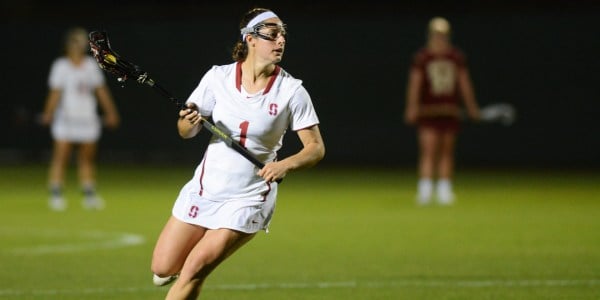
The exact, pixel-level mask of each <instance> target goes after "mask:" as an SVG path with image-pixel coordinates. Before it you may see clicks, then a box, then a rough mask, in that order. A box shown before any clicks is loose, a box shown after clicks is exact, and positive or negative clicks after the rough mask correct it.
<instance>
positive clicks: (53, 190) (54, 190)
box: [50, 184, 62, 197]
mask: <svg viewBox="0 0 600 300" xmlns="http://www.w3.org/2000/svg"><path fill="white" fill-rule="evenodd" d="M50 194H51V195H52V196H53V197H60V196H62V187H61V186H60V185H58V184H51V185H50Z"/></svg>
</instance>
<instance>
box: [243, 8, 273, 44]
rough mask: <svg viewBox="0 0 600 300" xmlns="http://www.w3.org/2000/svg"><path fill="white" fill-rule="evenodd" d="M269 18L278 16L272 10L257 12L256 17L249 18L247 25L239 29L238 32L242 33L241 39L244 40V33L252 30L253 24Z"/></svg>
mask: <svg viewBox="0 0 600 300" xmlns="http://www.w3.org/2000/svg"><path fill="white" fill-rule="evenodd" d="M270 18H278V16H277V15H276V14H275V13H274V12H272V11H265V12H263V13H260V14H258V15H257V16H256V17H254V18H252V20H250V22H248V25H246V27H245V28H242V30H240V33H241V34H242V41H245V40H246V35H248V34H249V33H252V32H254V26H255V25H256V24H258V23H260V22H263V21H264V20H266V19H270Z"/></svg>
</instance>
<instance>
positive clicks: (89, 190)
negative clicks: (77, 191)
mask: <svg viewBox="0 0 600 300" xmlns="http://www.w3.org/2000/svg"><path fill="white" fill-rule="evenodd" d="M81 189H82V191H83V194H84V195H85V196H86V197H93V196H95V195H96V188H95V187H94V185H93V184H84V185H83V186H82V188H81Z"/></svg>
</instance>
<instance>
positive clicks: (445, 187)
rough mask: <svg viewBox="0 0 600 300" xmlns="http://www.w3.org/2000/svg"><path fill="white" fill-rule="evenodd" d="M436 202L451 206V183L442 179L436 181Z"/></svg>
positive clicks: (452, 196) (452, 200) (452, 199)
mask: <svg viewBox="0 0 600 300" xmlns="http://www.w3.org/2000/svg"><path fill="white" fill-rule="evenodd" d="M437 200H438V203H439V204H441V205H451V204H452V203H454V193H453V192H452V183H451V182H450V180H447V179H442V180H440V181H438V185H437Z"/></svg>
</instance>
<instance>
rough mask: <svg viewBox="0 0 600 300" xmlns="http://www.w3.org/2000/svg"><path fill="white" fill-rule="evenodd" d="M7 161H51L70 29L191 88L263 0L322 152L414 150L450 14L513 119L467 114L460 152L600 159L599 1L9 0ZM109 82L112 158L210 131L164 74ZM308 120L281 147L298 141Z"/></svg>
mask: <svg viewBox="0 0 600 300" xmlns="http://www.w3.org/2000/svg"><path fill="white" fill-rule="evenodd" d="M596 2H598V1H596ZM0 5H1V7H0V8H1V13H0V14H1V15H0V17H1V21H0V37H1V39H2V46H1V50H0V51H1V52H0V54H1V56H0V57H1V58H2V65H3V67H2V68H1V69H0V70H1V72H2V84H1V85H0V86H1V89H2V97H3V99H2V100H1V101H0V134H1V135H2V137H3V138H2V139H0V163H23V162H45V161H47V159H48V155H49V151H50V146H51V138H50V135H49V130H48V129H47V128H43V127H40V126H39V125H37V123H36V118H37V116H38V115H39V113H40V112H41V111H42V108H43V104H44V100H45V97H46V93H47V91H48V90H47V76H48V72H49V68H50V65H51V63H52V61H53V60H54V59H55V58H56V57H57V56H58V55H59V54H60V49H61V46H62V37H63V34H64V32H65V31H66V30H67V29H68V28H70V27H72V26H75V25H79V26H84V27H85V28H87V29H89V30H96V29H105V30H107V31H108V32H109V36H110V40H111V43H112V45H113V48H114V49H115V50H116V51H117V52H118V53H119V54H121V55H122V56H123V57H124V58H126V59H129V60H132V61H134V62H135V63H137V64H139V65H140V66H142V67H143V68H144V69H146V70H148V71H150V73H151V74H152V75H153V77H154V78H155V79H156V80H157V81H158V82H160V83H161V84H162V85H163V86H165V87H167V89H169V90H170V91H171V92H172V93H173V94H175V95H177V96H178V97H180V98H186V97H187V96H188V95H189V93H191V91H192V90H193V89H194V88H195V86H196V85H197V83H198V81H199V80H200V78H201V77H202V75H203V74H204V72H206V71H207V70H208V69H209V68H210V66H211V65H213V64H227V63H230V62H231V58H230V53H231V47H232V46H233V43H234V41H235V40H236V39H237V38H238V23H239V19H240V17H241V16H242V15H243V13H244V12H245V11H247V10H248V9H249V8H251V7H254V6H263V7H268V8H271V9H273V10H274V11H275V12H276V13H277V14H278V15H279V16H280V17H281V18H282V19H283V20H284V22H286V23H287V24H288V28H289V33H290V35H289V38H288V45H287V48H286V53H285V56H284V60H283V62H282V63H281V65H282V67H284V68H285V69H286V70H287V71H288V72H290V73H291V74H292V75H294V76H295V77H296V78H300V79H302V80H303V81H304V86H305V87H306V88H307V90H308V91H309V93H310V94H311V97H312V99H313V102H314V104H315V106H316V109H317V112H318V114H319V117H320V119H321V130H322V134H323V137H324V139H325V143H326V146H327V156H326V159H325V160H324V162H323V163H324V164H329V165H351V166H363V165H375V166H413V165H414V164H415V162H416V154H417V151H416V150H417V148H416V136H415V131H414V128H411V127H407V126H405V125H404V124H403V121H402V116H403V107H404V100H405V93H406V91H405V90H406V81H407V73H408V68H409V64H410V61H411V58H412V55H413V53H414V52H415V51H416V50H417V49H418V48H420V47H421V46H422V45H423V44H424V42H425V30H426V26H427V22H428V21H429V19H430V18H431V17H434V16H437V15H441V16H444V17H446V18H448V19H449V21H450V22H451V24H452V26H453V32H454V34H453V41H454V43H455V44H456V45H457V46H458V47H459V48H461V49H462V50H463V51H464V52H465V54H466V55H467V59H468V63H469V66H470V71H471V75H472V78H473V83H474V86H475V92H476V96H477V99H478V102H479V104H480V106H485V105H487V104H491V103H496V102H509V103H511V104H513V105H514V106H515V107H516V108H517V110H518V119H517V122H516V123H515V124H514V125H513V126H511V127H504V126H502V125H499V124H481V125H476V124H472V123H468V122H467V123H465V124H464V126H463V130H462V131H461V134H460V138H459V142H458V146H457V147H458V148H457V160H458V163H459V165H462V166H486V167H488V166H489V167H505V166H506V167H548V168H593V169H596V168H598V167H600V138H599V137H600V130H599V127H598V126H597V121H596V120H597V119H598V113H599V112H600V83H599V82H598V79H599V76H598V70H600V59H599V57H600V24H599V22H600V9H599V6H598V5H597V4H595V3H594V2H592V1H518V2H517V1H515V2H512V1H487V2H486V1H451V2H450V1H419V2H418V4H417V3H416V1H415V3H413V2H412V1H411V2H398V3H387V2H383V1H368V2H367V1H361V2H353V1H345V2H343V3H341V4H340V3H327V2H325V3H324V2H316V1H301V2H293V1H292V2H288V1H238V2H231V1H214V2H211V3H207V2H201V1H198V2H196V1H102V2H99V1H81V2H78V3H69V2H65V1H49V2H47V3H46V2H45V1H3V2H2V4H0ZM106 78H107V82H108V83H109V85H110V87H111V91H112V93H113V95H114V97H115V100H116V102H117V105H118V108H119V110H120V113H121V116H122V126H121V127H120V128H119V129H118V130H117V131H114V132H111V131H105V132H104V134H103V138H102V140H101V143H100V145H101V152H100V157H99V159H100V160H101V161H106V162H119V163H120V162H134V163H137V162H139V163H153V162H166V163H182V162H183V163H188V162H197V161H199V159H200V158H201V155H202V151H203V146H204V143H205V141H206V138H207V137H208V133H206V132H205V133H203V134H201V136H200V138H197V139H194V140H187V141H184V140H181V139H180V138H179V137H178V135H177V133H176V129H175V120H176V109H175V107H174V106H173V105H172V104H171V103H170V102H169V101H168V100H166V99H164V98H161V97H160V96H159V95H158V94H156V93H155V92H154V91H153V90H152V89H150V88H147V87H144V86H140V85H138V84H136V83H134V82H129V83H127V84H126V87H125V88H121V87H120V86H119V84H118V83H117V82H116V80H115V78H114V77H112V75H109V74H106ZM298 147H299V143H298V142H297V139H296V137H295V135H292V134H288V135H287V136H286V144H285V145H284V149H283V150H282V151H281V152H280V153H281V154H282V156H286V155H288V154H289V153H291V152H294V151H297V150H298Z"/></svg>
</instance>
